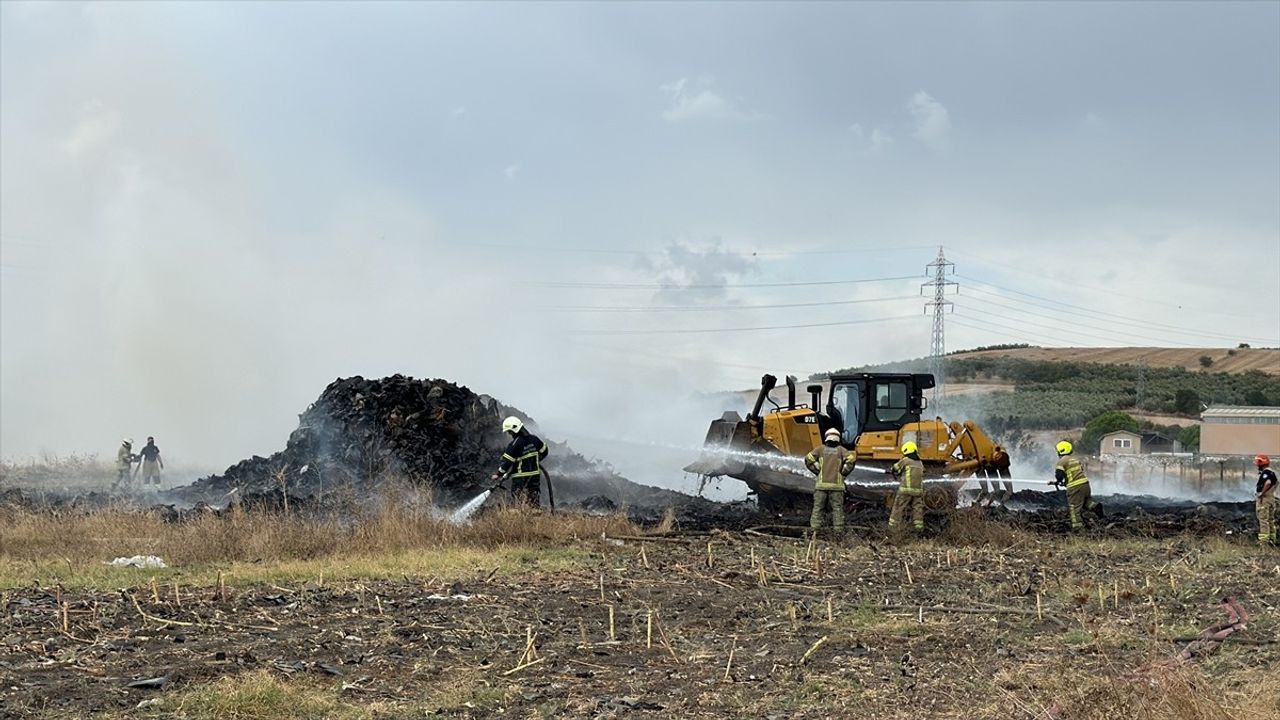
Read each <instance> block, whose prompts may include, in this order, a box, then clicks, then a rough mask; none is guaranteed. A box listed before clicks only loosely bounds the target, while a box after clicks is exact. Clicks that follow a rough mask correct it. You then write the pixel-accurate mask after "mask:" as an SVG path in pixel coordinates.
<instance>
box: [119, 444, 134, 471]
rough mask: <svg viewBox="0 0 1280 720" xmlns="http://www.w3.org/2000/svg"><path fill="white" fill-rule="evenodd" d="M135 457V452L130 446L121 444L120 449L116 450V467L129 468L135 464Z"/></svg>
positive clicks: (120, 468)
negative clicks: (131, 450)
mask: <svg viewBox="0 0 1280 720" xmlns="http://www.w3.org/2000/svg"><path fill="white" fill-rule="evenodd" d="M134 459H135V457H134V454H133V453H132V452H130V450H129V448H128V447H126V446H124V445H121V446H120V449H119V450H117V451H116V469H117V470H128V469H129V468H130V467H132V466H133V461H134Z"/></svg>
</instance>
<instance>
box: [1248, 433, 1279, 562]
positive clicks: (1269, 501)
mask: <svg viewBox="0 0 1280 720" xmlns="http://www.w3.org/2000/svg"><path fill="white" fill-rule="evenodd" d="M1253 464H1254V465H1257V466H1258V486H1257V489H1256V492H1257V493H1258V498H1257V499H1256V500H1254V507H1255V509H1257V511H1258V544H1259V545H1263V546H1265V545H1269V544H1271V543H1273V542H1275V541H1276V485H1277V484H1278V483H1280V481H1277V480H1276V473H1275V471H1274V470H1272V469H1271V458H1269V457H1267V456H1266V455H1258V456H1257V457H1255V458H1254V459H1253Z"/></svg>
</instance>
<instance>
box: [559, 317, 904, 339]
mask: <svg viewBox="0 0 1280 720" xmlns="http://www.w3.org/2000/svg"><path fill="white" fill-rule="evenodd" d="M919 317H920V316H919V315H899V316H896V317H887V318H872V319H869V320H841V321H837V322H826V323H804V324H800V325H764V326H760V327H733V328H698V329H663V330H631V329H627V330H581V331H574V332H570V333H569V334H571V335H696V334H704V333H727V332H757V331H762V330H799V329H802V328H819V327H836V326H839V325H865V324H868V323H879V322H894V321H897V320H915V319H918V318H919Z"/></svg>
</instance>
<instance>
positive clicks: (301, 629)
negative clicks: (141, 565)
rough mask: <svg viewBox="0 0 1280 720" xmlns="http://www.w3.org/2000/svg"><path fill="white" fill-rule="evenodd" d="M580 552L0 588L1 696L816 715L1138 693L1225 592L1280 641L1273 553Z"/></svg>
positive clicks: (973, 710)
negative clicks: (549, 568)
mask: <svg viewBox="0 0 1280 720" xmlns="http://www.w3.org/2000/svg"><path fill="white" fill-rule="evenodd" d="M1228 550H1229V551H1230V552H1231V553H1232V554H1233V556H1234V557H1233V561H1232V562H1230V563H1224V562H1222V561H1221V558H1220V557H1219V554H1220V553H1221V552H1223V551H1228ZM578 552H583V554H584V557H590V558H595V559H588V560H583V561H581V563H580V564H579V566H578V567H576V569H572V570H568V571H564V570H561V571H557V572H555V573H547V572H541V571H539V569H538V566H537V561H536V559H535V560H532V561H531V564H530V566H529V569H528V571H527V573H524V574H523V575H521V576H519V577H509V578H501V577H499V578H493V577H491V576H490V572H489V570H488V569H487V568H485V567H478V568H476V569H475V570H474V571H473V572H470V573H465V574H462V575H459V576H456V577H444V578H440V577H435V578H433V577H426V576H423V577H399V578H387V579H385V580H381V581H364V582H342V581H337V582H335V581H334V580H333V579H329V580H327V581H324V582H321V581H320V580H319V579H318V578H317V580H316V581H313V582H308V583H304V584H288V585H282V586H255V587H240V586H237V584H236V583H235V581H234V579H233V580H232V581H231V583H230V585H229V586H228V587H226V588H225V590H223V589H222V588H220V587H218V586H216V585H212V586H209V585H207V586H201V587H187V586H181V587H179V588H177V589H176V590H175V588H174V587H172V585H171V584H168V583H161V584H160V585H158V586H156V587H155V588H152V587H149V586H147V585H145V584H144V585H141V586H138V587H133V588H131V589H129V590H127V591H124V592H96V593H95V592H89V593H72V592H60V591H58V590H57V589H53V588H35V587H24V588H21V589H17V590H12V591H9V592H7V593H5V594H4V596H3V606H4V612H5V625H4V630H3V633H2V634H0V668H3V674H4V676H5V679H4V682H3V684H2V687H0V703H2V704H3V707H4V708H5V709H6V711H7V712H9V713H12V714H14V715H16V716H18V717H22V716H24V715H26V714H28V713H30V714H35V713H37V712H48V713H51V714H58V713H63V714H70V715H74V716H83V715H88V714H101V713H106V714H120V715H126V714H127V715H129V716H132V717H157V716H166V717H172V716H175V715H176V716H179V717H181V716H182V715H181V713H179V712H176V711H177V710H178V708H179V704H180V702H182V698H183V697H185V694H184V693H185V692H186V691H187V690H189V689H193V688H196V687H199V686H201V685H203V684H205V683H208V682H211V681H215V680H216V679H218V678H220V677H226V676H235V675H239V674H241V673H246V672H248V671H262V672H266V673H269V674H271V675H272V676H274V677H277V678H279V679H281V681H282V682H306V683H307V684H308V686H321V687H324V688H327V689H328V691H330V692H332V693H333V694H334V695H335V696H337V697H340V698H341V699H342V702H344V703H346V704H348V705H351V706H369V705H372V704H378V705H379V706H380V707H388V708H415V709H417V711H418V712H417V714H421V712H436V713H440V714H442V715H444V716H448V717H477V718H478V717H528V716H531V715H532V716H541V717H621V716H627V717H631V716H635V717H654V718H657V717H673V716H684V717H691V718H692V717H697V718H704V717H705V718H712V717H770V718H792V717H795V718H802V717H832V716H848V712H849V708H850V707H853V705H851V703H855V702H856V703H857V705H856V706H857V707H858V708H860V710H859V714H863V715H866V716H875V717H918V716H919V715H918V713H919V711H920V709H921V708H926V709H928V712H929V714H930V715H932V716H937V717H959V716H961V715H963V716H967V717H980V718H982V717H991V718H994V717H1010V714H1009V713H1010V711H1011V710H1014V709H1017V708H1031V709H1034V710H1043V709H1047V708H1050V707H1052V706H1055V705H1057V704H1059V703H1063V702H1065V705H1064V707H1067V708H1074V707H1078V706H1079V704H1078V703H1076V702H1075V698H1076V695H1080V696H1081V697H1085V698H1086V699H1087V697H1095V698H1096V697H1099V696H1104V697H1105V696H1117V693H1119V694H1121V695H1123V694H1124V693H1129V694H1135V693H1133V692H1130V691H1129V690H1126V689H1125V688H1129V687H1131V685H1130V684H1127V683H1128V681H1126V680H1124V679H1122V676H1123V675H1124V674H1125V673H1126V672H1128V671H1129V670H1131V669H1133V668H1135V667H1139V666H1142V665H1144V664H1146V663H1148V662H1150V661H1152V660H1158V659H1160V658H1164V657H1168V656H1170V655H1171V654H1173V653H1174V652H1175V651H1176V649H1177V647H1178V646H1179V644H1178V643H1177V642H1176V641H1174V640H1173V638H1176V637H1179V636H1181V635H1183V634H1186V633H1188V632H1193V631H1194V630H1195V629H1197V628H1198V627H1200V626H1203V625H1205V624H1207V623H1210V622H1215V621H1217V620H1218V619H1219V618H1218V617H1217V614H1218V611H1217V609H1216V607H1215V603H1216V598H1217V597H1218V595H1219V594H1220V593H1221V592H1223V588H1228V589H1230V590H1231V592H1233V593H1234V594H1237V595H1238V596H1240V597H1241V599H1242V601H1243V602H1244V603H1245V604H1246V605H1250V606H1252V607H1253V608H1254V609H1255V619H1254V621H1253V623H1252V624H1251V626H1250V629H1249V631H1248V634H1247V637H1244V638H1241V639H1242V640H1248V639H1252V640H1254V641H1266V640H1268V639H1273V638H1274V637H1275V634H1276V631H1277V623H1276V619H1275V618H1274V617H1273V616H1272V614H1271V613H1270V610H1269V609H1268V607H1269V604H1271V603H1273V602H1274V592H1273V589H1272V586H1273V585H1274V574H1273V573H1272V570H1271V567H1270V565H1271V564H1272V563H1271V561H1270V560H1269V559H1268V558H1267V557H1265V556H1264V555H1263V554H1262V553H1261V552H1258V551H1252V550H1250V549H1248V548H1247V547H1239V548H1236V547H1232V548H1221V549H1215V548H1214V547H1212V546H1206V545H1203V544H1198V543H1192V544H1190V545H1187V544H1180V545H1174V546H1166V545H1164V544H1161V543H1154V542H1153V543H1147V544H1134V543H1128V544H1120V545H1112V544H1108V543H1099V544H1085V543H1081V544H1076V545H1062V544H1045V543H1043V542H1036V541H1031V542H1029V543H1023V544H1021V545H1018V546H1016V547H1013V548H1009V549H1007V550H1001V551H995V550H992V549H991V548H984V549H974V548H951V547H945V546H941V545H932V544H926V545H920V546H912V545H907V546H901V547H897V546H893V545H869V544H865V543H864V544H861V545H859V546H857V547H851V546H847V545H842V544H823V543H819V544H816V545H812V544H809V543H806V542H804V541H791V540H770V539H765V538H758V537H755V538H753V537H751V536H743V535H738V534H715V535H712V536H707V537H700V538H679V537H667V538H660V539H654V540H653V541H648V542H630V541H626V542H625V544H624V545H622V546H617V545H615V544H614V543H613V542H609V541H607V540H605V541H595V542H588V543H587V544H585V545H583V546H581V547H580V548H578ZM1267 598H1270V600H1267ZM135 601H136V604H135ZM948 609H957V610H966V611H965V612H952V611H950V610H948ZM64 628H65V632H64V631H63V630H64ZM1277 663H1280V646H1277V645H1274V644H1245V643H1243V642H1228V643H1227V645H1226V646H1224V647H1223V648H1222V649H1221V650H1220V652H1219V653H1218V654H1216V655H1215V656H1214V657H1213V658H1211V659H1206V660H1205V661H1204V664H1203V668H1202V672H1203V673H1204V674H1205V677H1208V678H1210V680H1209V681H1208V682H1206V683H1205V684H1206V686H1208V687H1211V688H1212V689H1213V693H1212V694H1211V695H1209V698H1210V700H1211V701H1212V702H1213V703H1218V704H1219V706H1220V707H1221V706H1227V707H1230V706H1232V705H1233V703H1236V702H1245V701H1247V700H1248V698H1249V697H1250V696H1249V695H1248V693H1249V692H1251V690H1250V689H1251V688H1254V689H1256V683H1257V681H1258V678H1260V677H1267V673H1268V672H1270V668H1274V667H1275V666H1276V664H1277ZM1198 672H1199V671H1198ZM155 678H162V679H163V680H162V681H160V680H157V681H156V682H155V683H152V684H153V685H159V687H137V686H131V683H135V682H137V681H139V680H148V679H155ZM1117 688H1118V689H1117ZM1104 690H1105V691H1106V692H1104ZM1107 693H1110V695H1108V694H1107ZM1136 695H1137V696H1141V693H1136ZM148 700H159V701H160V702H159V703H158V704H153V705H151V706H150V707H149V708H145V709H142V710H137V711H135V710H134V709H133V708H135V706H137V705H138V704H139V703H140V702H143V701H148ZM1022 714H1023V715H1027V714H1028V712H1026V711H1025V710H1024V711H1023V713H1022ZM1068 716H1070V717H1075V716H1076V715H1074V714H1072V715H1064V716H1062V717H1068ZM1237 716H1238V717H1239V716H1244V717H1249V716H1248V715H1237ZM1255 717H1264V715H1256V716H1255Z"/></svg>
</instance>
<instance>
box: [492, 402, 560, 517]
mask: <svg viewBox="0 0 1280 720" xmlns="http://www.w3.org/2000/svg"><path fill="white" fill-rule="evenodd" d="M502 431H503V432H505V433H506V434H508V435H510V436H511V443H510V444H508V445H507V449H506V450H505V451H504V452H503V453H502V462H501V463H499V464H498V472H496V473H494V474H493V477H492V478H491V479H492V480H493V481H494V482H498V480H499V479H500V478H505V477H510V478H511V494H512V495H513V496H514V497H515V499H516V501H517V502H523V503H525V504H527V505H531V506H533V507H540V506H541V505H542V492H541V491H542V461H543V460H545V459H546V457H547V452H548V451H547V444H546V443H545V442H543V441H542V439H541V438H539V437H538V436H537V435H534V434H533V433H531V432H529V430H528V428H526V427H525V426H524V423H523V422H522V421H521V420H520V418H518V417H514V416H513V417H509V418H507V419H506V420H503V421H502Z"/></svg>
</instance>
